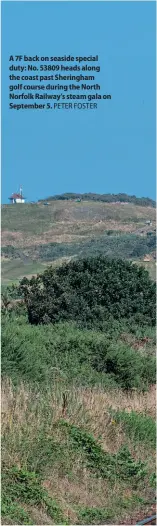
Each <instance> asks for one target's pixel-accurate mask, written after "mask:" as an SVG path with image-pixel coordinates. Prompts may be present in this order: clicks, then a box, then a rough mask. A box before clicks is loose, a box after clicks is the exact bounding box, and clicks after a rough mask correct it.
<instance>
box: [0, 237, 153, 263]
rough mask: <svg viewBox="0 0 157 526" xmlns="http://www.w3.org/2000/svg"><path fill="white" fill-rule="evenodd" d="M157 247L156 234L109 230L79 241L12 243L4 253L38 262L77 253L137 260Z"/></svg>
mask: <svg viewBox="0 0 157 526" xmlns="http://www.w3.org/2000/svg"><path fill="white" fill-rule="evenodd" d="M155 248H156V236H155V235H152V236H150V237H146V236H145V237H141V236H138V235H135V234H123V233H122V232H121V233H120V232H114V231H112V230H111V231H110V230H108V231H106V232H104V235H103V236H99V237H98V238H92V239H90V240H86V241H81V242H79V243H78V242H77V243H76V242H75V243H69V244H67V243H46V244H44V245H42V244H41V245H39V246H35V247H27V249H22V248H21V249H19V248H16V247H13V246H12V245H8V246H7V247H2V249H1V254H2V256H4V257H5V258H11V259H17V258H20V259H22V260H24V261H25V260H27V261H28V259H29V258H30V259H31V258H33V259H37V260H38V261H40V260H41V261H43V260H44V261H53V260H54V261H55V260H56V259H58V258H61V257H71V256H76V254H77V257H79V258H82V257H87V256H88V257H89V256H90V257H91V256H95V255H99V254H102V255H104V256H107V255H109V256H110V257H112V258H123V259H131V258H133V259H136V258H140V257H142V256H144V255H145V254H149V253H150V252H152V251H153V250H155Z"/></svg>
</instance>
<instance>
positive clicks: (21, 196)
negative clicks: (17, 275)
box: [9, 194, 25, 199]
mask: <svg viewBox="0 0 157 526" xmlns="http://www.w3.org/2000/svg"><path fill="white" fill-rule="evenodd" d="M9 199H25V197H24V196H23V195H21V194H12V195H11V197H9Z"/></svg>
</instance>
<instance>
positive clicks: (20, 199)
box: [9, 186, 26, 205]
mask: <svg viewBox="0 0 157 526" xmlns="http://www.w3.org/2000/svg"><path fill="white" fill-rule="evenodd" d="M9 200H10V203H11V204H12V205H13V204H18V203H25V202H26V198H25V197H24V196H23V194H22V186H20V192H19V194H18V193H17V194H12V195H11V197H9Z"/></svg>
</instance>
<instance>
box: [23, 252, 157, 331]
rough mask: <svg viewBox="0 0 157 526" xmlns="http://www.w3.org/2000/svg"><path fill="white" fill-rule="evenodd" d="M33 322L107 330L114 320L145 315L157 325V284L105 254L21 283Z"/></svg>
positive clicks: (50, 270) (131, 267) (144, 272)
mask: <svg viewBox="0 0 157 526" xmlns="http://www.w3.org/2000/svg"><path fill="white" fill-rule="evenodd" d="M19 290H20V292H21V293H22V294H23V295H24V297H25V301H26V305H27V310H28V319H29V322H30V323H31V324H34V325H38V324H48V323H50V322H52V323H55V322H58V321H65V320H71V321H75V322H77V324H78V325H79V326H81V327H83V326H86V327H89V328H94V327H96V328H98V329H103V323H104V321H105V320H106V319H108V317H109V316H112V317H113V318H115V319H122V318H130V317H131V316H132V317H134V316H136V315H140V316H141V315H142V316H144V317H146V319H148V320H149V323H150V325H155V283H152V282H151V280H150V278H149V276H148V273H147V272H146V271H145V270H144V269H143V268H141V267H140V268H138V267H136V266H135V265H132V264H131V263H129V262H126V261H122V260H117V261H114V260H110V259H107V258H103V257H101V256H98V257H95V258H89V259H82V260H79V261H73V262H70V263H69V264H66V265H63V266H62V267H59V268H58V269H57V270H54V269H53V268H52V267H49V268H48V269H47V270H46V271H45V272H44V273H43V274H42V275H38V276H37V278H34V277H33V278H32V279H31V280H30V281H29V280H27V279H26V278H24V279H23V280H22V281H21V284H20V289H19Z"/></svg>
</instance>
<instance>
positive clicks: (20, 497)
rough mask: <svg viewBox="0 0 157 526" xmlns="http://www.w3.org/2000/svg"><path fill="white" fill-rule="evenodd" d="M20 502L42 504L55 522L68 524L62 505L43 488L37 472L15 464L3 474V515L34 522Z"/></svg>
mask: <svg viewBox="0 0 157 526" xmlns="http://www.w3.org/2000/svg"><path fill="white" fill-rule="evenodd" d="M15 501H16V504H15ZM18 502H20V503H21V502H22V503H23V504H25V503H29V505H30V504H31V505H36V506H37V505H38V506H41V507H43V509H45V510H46V511H47V512H48V514H49V516H50V517H52V519H53V520H54V521H55V524H60V523H61V522H63V521H64V524H67V521H66V520H65V519H64V518H63V515H62V512H61V510H60V507H59V506H58V504H57V503H56V501H55V500H53V499H51V498H50V497H49V495H48V493H47V491H46V490H45V489H43V487H42V485H41V481H40V478H39V477H38V476H37V475H36V473H34V472H29V471H27V470H24V469H19V468H18V467H16V466H13V467H12V468H10V469H7V470H5V471H4V473H3V475H2V516H3V515H5V517H6V516H8V518H10V519H14V518H16V520H17V517H18V519H19V523H20V524H21V521H22V524H33V522H32V521H31V520H30V519H29V516H28V514H27V513H26V512H25V511H24V510H23V508H22V507H21V506H20V505H18Z"/></svg>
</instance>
